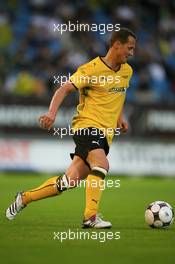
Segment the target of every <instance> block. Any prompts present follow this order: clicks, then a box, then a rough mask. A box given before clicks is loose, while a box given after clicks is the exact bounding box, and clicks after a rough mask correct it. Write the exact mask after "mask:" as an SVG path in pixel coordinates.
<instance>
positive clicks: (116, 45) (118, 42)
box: [113, 40, 121, 49]
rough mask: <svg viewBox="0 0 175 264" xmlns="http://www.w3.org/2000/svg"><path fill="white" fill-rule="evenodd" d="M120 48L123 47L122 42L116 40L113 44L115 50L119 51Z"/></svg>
mask: <svg viewBox="0 0 175 264" xmlns="http://www.w3.org/2000/svg"><path fill="white" fill-rule="evenodd" d="M120 46H121V42H120V41H119V40H116V41H115V42H114V44H113V47H114V48H115V49H118V48H119V47H120Z"/></svg>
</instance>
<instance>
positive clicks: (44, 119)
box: [39, 114, 55, 130]
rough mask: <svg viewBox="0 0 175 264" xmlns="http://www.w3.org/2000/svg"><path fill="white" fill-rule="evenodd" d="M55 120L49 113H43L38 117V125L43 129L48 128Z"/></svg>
mask: <svg viewBox="0 0 175 264" xmlns="http://www.w3.org/2000/svg"><path fill="white" fill-rule="evenodd" d="M54 122H55V120H54V119H53V118H52V117H50V116H49V114H45V115H42V116H40V117H39V124H40V127H41V128H43V129H48V130H50V129H51V128H52V126H53V124H54Z"/></svg>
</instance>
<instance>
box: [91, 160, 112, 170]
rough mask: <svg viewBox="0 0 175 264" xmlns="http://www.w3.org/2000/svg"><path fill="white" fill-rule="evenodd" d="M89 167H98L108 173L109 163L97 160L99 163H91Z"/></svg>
mask: <svg viewBox="0 0 175 264" xmlns="http://www.w3.org/2000/svg"><path fill="white" fill-rule="evenodd" d="M90 165H91V169H92V168H93V167H100V168H103V169H105V170H106V171H107V172H108V171H109V161H108V160H107V159H104V160H99V161H96V162H93V163H92V164H90Z"/></svg>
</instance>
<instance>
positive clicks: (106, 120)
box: [6, 28, 136, 228]
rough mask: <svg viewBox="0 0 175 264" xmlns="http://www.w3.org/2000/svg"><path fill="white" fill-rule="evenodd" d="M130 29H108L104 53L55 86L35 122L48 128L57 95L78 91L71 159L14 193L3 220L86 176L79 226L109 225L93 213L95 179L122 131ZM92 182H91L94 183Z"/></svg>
mask: <svg viewBox="0 0 175 264" xmlns="http://www.w3.org/2000/svg"><path fill="white" fill-rule="evenodd" d="M135 44H136V36H135V34H134V33H133V32H132V31H131V30H129V29H128V28H121V29H120V30H119V31H114V32H113V33H112V36H111V40H110V47H109V50H108V52H107V54H106V56H104V57H97V58H95V59H93V60H91V61H90V62H88V63H86V64H84V65H82V66H80V67H79V68H78V70H77V71H76V72H75V73H74V74H73V75H72V76H71V77H70V80H69V81H68V82H67V83H65V84H64V85H62V86H61V87H60V88H59V89H57V90H56V92H55V94H54V96H53V98H52V100H51V103H50V107H49V111H48V113H46V114H44V115H42V116H41V117H40V118H39V122H40V126H41V128H43V129H48V130H50V129H51V128H52V127H53V124H54V121H55V118H56V114H57V111H58V109H59V107H60V105H61V103H62V101H63V99H64V98H65V97H66V96H67V95H68V94H69V93H71V92H74V91H79V98H80V100H79V104H78V106H77V115H76V116H75V117H74V118H73V121H72V130H73V132H74V135H73V139H74V142H75V144H76V148H75V153H74V154H71V157H72V159H73V160H72V163H71V164H70V166H69V167H68V169H67V170H66V171H65V174H64V175H60V176H55V177H52V178H50V179H48V180H47V181H46V182H44V183H43V184H42V185H41V186H39V187H38V188H35V189H32V190H28V191H25V192H19V193H18V194H17V196H16V200H15V202H13V203H12V204H11V205H10V207H9V208H8V209H7V211H6V217H7V218H8V219H9V220H12V219H14V218H15V216H16V215H17V214H18V213H19V212H20V211H21V210H22V209H23V208H24V207H26V206H27V205H28V204H29V203H31V202H33V201H37V200H40V199H43V198H47V197H51V196H55V195H60V194H62V193H63V192H65V191H66V190H68V189H71V188H72V187H74V186H75V184H77V183H78V182H79V181H80V180H81V179H84V178H86V179H87V181H86V206H85V211H84V220H83V227H84V228H89V227H92V228H110V227H111V226H112V225H111V223H110V222H108V221H104V220H102V219H101V218H100V217H99V215H98V207H99V202H100V199H101V194H102V189H103V188H101V182H102V180H104V178H105V176H106V174H107V173H108V170H109V162H108V159H107V154H108V152H109V146H110V144H111V142H112V138H113V136H114V133H115V129H116V127H119V128H120V129H121V132H126V131H127V130H128V124H127V122H126V121H125V120H124V119H123V116H122V109H123V105H124V101H125V95H126V90H127V88H128V87H129V81H130V78H131V76H132V68H131V66H130V65H129V64H128V63H127V59H128V57H129V56H132V55H133V53H134V49H135ZM94 182H95V183H96V184H94Z"/></svg>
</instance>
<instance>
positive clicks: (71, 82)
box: [70, 80, 78, 90]
mask: <svg viewBox="0 0 175 264" xmlns="http://www.w3.org/2000/svg"><path fill="white" fill-rule="evenodd" d="M70 83H71V84H72V85H73V86H74V87H75V89H76V90H78V88H77V87H76V86H75V84H74V83H73V82H72V81H71V80H70Z"/></svg>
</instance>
